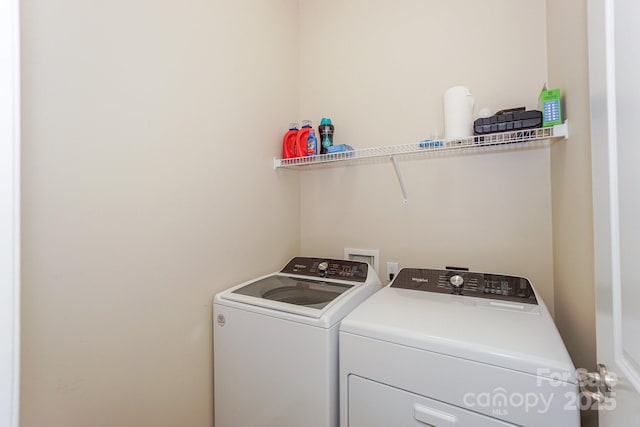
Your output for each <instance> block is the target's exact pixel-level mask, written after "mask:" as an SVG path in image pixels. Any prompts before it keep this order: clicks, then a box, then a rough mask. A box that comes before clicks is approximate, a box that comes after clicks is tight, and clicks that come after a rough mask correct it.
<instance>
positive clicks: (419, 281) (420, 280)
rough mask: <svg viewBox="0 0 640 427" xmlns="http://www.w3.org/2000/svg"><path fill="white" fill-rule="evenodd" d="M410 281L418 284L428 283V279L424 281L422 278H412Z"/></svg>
mask: <svg viewBox="0 0 640 427" xmlns="http://www.w3.org/2000/svg"><path fill="white" fill-rule="evenodd" d="M411 281H412V282H418V283H428V282H429V279H425V278H422V277H412V278H411Z"/></svg>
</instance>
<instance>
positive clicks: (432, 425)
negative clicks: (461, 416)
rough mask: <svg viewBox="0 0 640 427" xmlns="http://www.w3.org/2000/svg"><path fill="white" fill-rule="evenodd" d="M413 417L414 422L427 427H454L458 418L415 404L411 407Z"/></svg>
mask: <svg viewBox="0 0 640 427" xmlns="http://www.w3.org/2000/svg"><path fill="white" fill-rule="evenodd" d="M413 417H414V418H415V419H416V421H420V422H421V423H424V424H426V425H427V426H429V427H455V426H457V425H458V417H456V416H455V415H451V414H447V413H446V412H442V411H438V410H436V409H433V408H429V407H427V406H424V405H419V404H417V403H415V404H414V405H413Z"/></svg>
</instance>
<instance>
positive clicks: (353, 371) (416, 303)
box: [340, 268, 580, 427]
mask: <svg viewBox="0 0 640 427" xmlns="http://www.w3.org/2000/svg"><path fill="white" fill-rule="evenodd" d="M340 389H341V402H340V403H341V408H340V411H341V426H342V427H390V426H393V427H416V426H438V427H442V426H447V427H452V426H458V427H464V426H469V427H482V426H487V427H489V426H491V427H493V426H514V425H517V426H563V427H577V426H579V425H580V419H579V404H578V388H577V382H576V375H575V368H574V366H573V364H572V362H571V359H570V358H569V354H568V353H567V350H566V348H565V346H564V343H563V341H562V339H561V338H560V335H559V334H558V331H557V329H556V327H555V325H554V323H553V320H552V318H551V316H550V315H549V312H548V310H547V308H546V307H545V305H544V303H543V302H542V300H541V299H540V298H539V297H537V296H536V294H535V291H534V290H533V288H532V286H531V284H530V283H529V281H528V280H527V279H525V278H521V277H514V276H505V275H497V274H485V273H475V272H467V271H455V270H430V269H417V268H408V269H403V270H401V271H400V273H399V274H398V275H397V276H396V278H395V279H394V281H393V282H392V283H391V285H389V286H387V287H385V288H383V289H382V290H380V291H379V292H377V293H376V294H375V295H373V296H372V297H371V298H369V299H368V300H367V301H365V302H364V303H362V304H361V305H360V306H359V307H358V308H356V309H355V310H354V311H352V312H351V313H350V314H349V315H348V316H347V317H346V318H345V319H344V320H343V321H342V323H341V326H340Z"/></svg>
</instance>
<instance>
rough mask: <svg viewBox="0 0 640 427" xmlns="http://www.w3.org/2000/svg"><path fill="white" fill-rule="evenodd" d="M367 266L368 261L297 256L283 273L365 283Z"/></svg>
mask: <svg viewBox="0 0 640 427" xmlns="http://www.w3.org/2000/svg"><path fill="white" fill-rule="evenodd" d="M367 268H368V267H367V263H366V262H357V261H348V260H344V259H326V258H308V257H296V258H293V259H292V260H291V261H289V263H288V264H287V265H286V266H285V267H284V268H283V269H282V271H281V273H289V274H298V275H302V276H309V277H320V278H327V279H337V280H348V281H351V282H362V283H364V282H365V281H366V280H367Z"/></svg>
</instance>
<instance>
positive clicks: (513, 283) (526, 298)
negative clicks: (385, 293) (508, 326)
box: [390, 268, 538, 304]
mask: <svg viewBox="0 0 640 427" xmlns="http://www.w3.org/2000/svg"><path fill="white" fill-rule="evenodd" d="M390 286H391V287H392V288H402V289H412V290H416V291H425V292H438V293H443V294H454V295H465V296H470V297H477V298H490V299H495V300H502V301H513V302H521V303H526V304H538V301H537V299H536V295H535V293H534V292H533V288H532V287H531V283H530V282H529V280H527V279H525V278H524V277H517V276H505V275H502V274H490V273H476V272H471V271H460V270H431V269H424V268H403V269H402V270H400V272H399V273H398V275H397V276H396V278H395V280H394V281H393V283H392V284H391V285H390Z"/></svg>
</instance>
